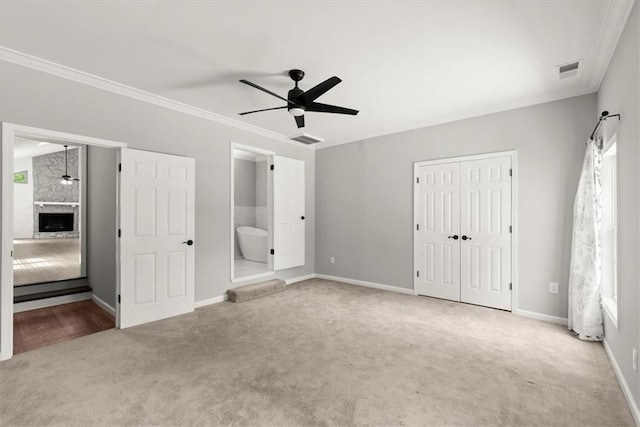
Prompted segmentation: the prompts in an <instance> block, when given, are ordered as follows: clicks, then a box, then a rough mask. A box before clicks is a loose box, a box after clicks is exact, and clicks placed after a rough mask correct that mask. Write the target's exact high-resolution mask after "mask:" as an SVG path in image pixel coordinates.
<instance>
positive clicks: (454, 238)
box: [447, 234, 464, 240]
mask: <svg viewBox="0 0 640 427" xmlns="http://www.w3.org/2000/svg"><path fill="white" fill-rule="evenodd" d="M447 239H453V240H458V235H457V234H454V235H453V236H447ZM463 239H464V237H463Z"/></svg>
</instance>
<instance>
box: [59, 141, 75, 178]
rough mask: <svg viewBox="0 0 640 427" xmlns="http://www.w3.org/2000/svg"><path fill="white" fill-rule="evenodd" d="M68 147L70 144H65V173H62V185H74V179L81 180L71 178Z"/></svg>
mask: <svg viewBox="0 0 640 427" xmlns="http://www.w3.org/2000/svg"><path fill="white" fill-rule="evenodd" d="M68 148H69V146H68V145H65V146H64V175H62V177H61V178H62V179H61V180H60V184H62V185H73V181H80V180H79V179H77V178H71V175H69V153H68V151H67V149H68Z"/></svg>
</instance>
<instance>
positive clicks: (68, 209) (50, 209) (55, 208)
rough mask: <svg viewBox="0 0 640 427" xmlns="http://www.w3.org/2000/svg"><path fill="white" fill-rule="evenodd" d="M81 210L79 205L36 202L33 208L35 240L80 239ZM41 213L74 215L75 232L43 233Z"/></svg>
mask: <svg viewBox="0 0 640 427" xmlns="http://www.w3.org/2000/svg"><path fill="white" fill-rule="evenodd" d="M78 212H79V209H78V204H77V203H73V204H72V203H68V204H63V203H59V204H58V203H55V202H48V203H38V202H36V203H35V204H34V207H33V215H34V218H33V238H34V239H57V238H72V237H73V238H78V237H80V229H79V221H78V219H79V215H78ZM41 213H72V214H73V231H56V232H41V231H40V224H39V217H40V214H41Z"/></svg>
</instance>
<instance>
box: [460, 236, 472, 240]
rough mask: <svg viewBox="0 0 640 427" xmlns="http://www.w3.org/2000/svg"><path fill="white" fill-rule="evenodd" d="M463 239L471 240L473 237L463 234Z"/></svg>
mask: <svg viewBox="0 0 640 427" xmlns="http://www.w3.org/2000/svg"><path fill="white" fill-rule="evenodd" d="M462 240H471V237H467V236H462Z"/></svg>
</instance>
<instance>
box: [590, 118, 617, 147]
mask: <svg viewBox="0 0 640 427" xmlns="http://www.w3.org/2000/svg"><path fill="white" fill-rule="evenodd" d="M611 117H617V118H618V120H620V114H612V115H609V112H608V111H603V112H602V114H601V115H600V118H599V119H598V123H597V124H596V127H595V128H594V129H593V132H591V136H590V137H589V140H590V141H593V137H594V136H595V135H596V132H598V129H599V128H600V125H601V124H602V122H604V121H606V120H608V119H610V118H611Z"/></svg>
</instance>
